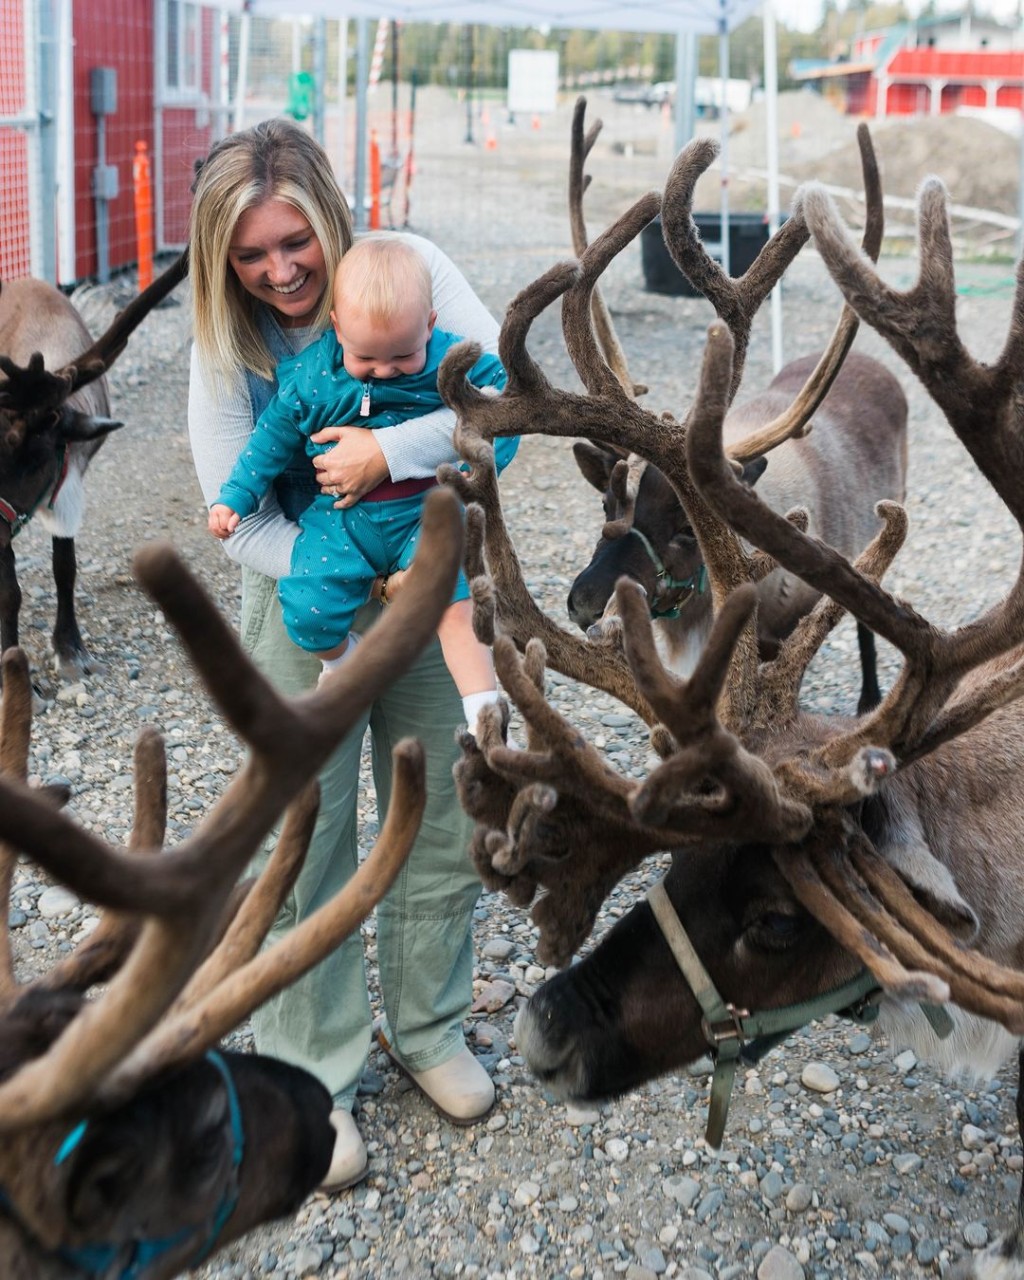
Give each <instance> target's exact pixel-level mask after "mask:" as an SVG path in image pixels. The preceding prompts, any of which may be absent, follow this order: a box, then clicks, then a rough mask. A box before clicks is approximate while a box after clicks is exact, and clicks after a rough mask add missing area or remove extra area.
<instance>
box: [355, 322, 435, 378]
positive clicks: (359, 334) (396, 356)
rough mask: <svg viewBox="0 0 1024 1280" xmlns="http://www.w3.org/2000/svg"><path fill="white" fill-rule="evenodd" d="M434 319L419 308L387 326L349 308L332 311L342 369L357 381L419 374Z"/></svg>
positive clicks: (424, 360)
mask: <svg viewBox="0 0 1024 1280" xmlns="http://www.w3.org/2000/svg"><path fill="white" fill-rule="evenodd" d="M436 318H437V312H435V311H424V310H422V308H420V307H413V308H410V310H409V311H407V312H405V313H403V314H402V315H400V316H396V317H395V318H394V319H392V320H389V321H388V322H387V324H381V323H380V322H378V321H375V320H371V319H370V317H369V316H367V315H366V314H365V313H364V312H361V311H359V310H358V309H357V308H355V307H353V306H351V305H348V306H346V307H345V308H344V311H332V312H331V319H332V320H333V321H334V332H335V334H336V335H337V338H338V341H339V342H340V343H341V347H342V351H343V352H344V364H345V369H346V371H347V372H348V373H350V374H351V375H352V377H353V378H359V379H360V381H365V380H366V379H367V378H397V377H398V376H399V374H403V373H419V372H420V371H421V369H422V368H423V366H424V365H425V364H426V361H427V343H428V342H429V341H430V335H431V333H433V331H434V321H435V319H436Z"/></svg>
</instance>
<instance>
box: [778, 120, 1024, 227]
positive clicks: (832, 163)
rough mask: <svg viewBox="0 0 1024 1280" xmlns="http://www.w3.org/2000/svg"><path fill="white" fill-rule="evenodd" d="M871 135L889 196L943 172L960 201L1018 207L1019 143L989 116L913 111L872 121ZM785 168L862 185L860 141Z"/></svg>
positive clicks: (999, 208) (909, 193) (1010, 211)
mask: <svg viewBox="0 0 1024 1280" xmlns="http://www.w3.org/2000/svg"><path fill="white" fill-rule="evenodd" d="M871 137H872V141H873V142H874V144H875V153H876V154H877V156H878V160H879V164H880V166H881V170H882V185H883V188H884V190H885V193H886V195H890V196H906V197H913V196H914V195H915V194H916V192H917V189H918V187H919V185H920V183H921V181H922V179H923V178H925V177H926V176H927V175H929V174H937V175H938V176H939V177H940V178H942V180H943V181H944V182H945V184H946V186H947V187H948V189H949V194H950V199H951V200H952V201H953V203H954V204H959V205H969V206H971V207H972V208H975V209H991V210H993V211H995V212H996V213H1003V214H1007V215H1009V216H1012V215H1014V214H1015V213H1016V212H1017V183H1018V170H1019V167H1020V161H1019V156H1018V152H1019V143H1018V142H1017V141H1016V140H1015V139H1014V138H1011V137H1010V136H1009V134H1006V133H1004V132H1003V131H1002V130H1001V129H997V128H995V127H993V126H992V125H989V124H986V123H985V122H984V121H983V120H976V119H972V118H971V117H968V116H953V115H948V116H939V117H932V116H912V117H905V118H902V119H898V120H891V121H888V122H886V123H881V124H872V126H871ZM784 151H785V148H783V157H782V161H781V163H782V169H783V172H785V173H787V174H789V175H790V176H792V177H794V178H797V179H799V180H800V181H804V180H809V179H816V180H817V181H818V182H824V183H830V184H832V183H834V184H835V185H837V186H853V187H856V186H859V180H856V179H854V180H851V175H855V174H859V172H860V161H859V158H858V156H859V152H858V150H857V144H856V141H850V142H848V143H844V144H843V145H841V146H839V147H838V148H836V149H834V150H832V151H830V152H829V153H827V154H825V155H821V156H818V157H817V158H816V159H815V160H813V161H811V162H803V163H797V164H792V165H788V164H787V163H786V160H785V155H784Z"/></svg>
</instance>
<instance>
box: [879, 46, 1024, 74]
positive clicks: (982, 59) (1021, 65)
mask: <svg viewBox="0 0 1024 1280" xmlns="http://www.w3.org/2000/svg"><path fill="white" fill-rule="evenodd" d="M888 72H889V74H890V75H901V76H910V75H916V76H939V77H942V78H946V77H949V76H954V77H957V78H958V79H960V78H964V79H973V80H981V79H983V78H984V77H986V76H987V77H989V78H991V77H993V76H994V77H996V78H997V79H1004V80H1005V79H1012V80H1022V79H1024V51H1022V52H1019V53H1014V52H1005V51H1004V52H999V51H994V50H992V51H990V50H981V49H975V50H972V51H970V52H966V53H955V52H953V51H952V50H939V49H900V50H898V51H897V53H896V54H895V56H894V57H893V59H892V61H891V62H890V63H889V66H888Z"/></svg>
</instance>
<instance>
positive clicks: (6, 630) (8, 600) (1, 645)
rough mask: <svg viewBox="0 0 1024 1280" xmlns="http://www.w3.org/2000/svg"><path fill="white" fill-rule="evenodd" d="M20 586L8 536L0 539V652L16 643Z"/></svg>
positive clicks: (12, 549)
mask: <svg viewBox="0 0 1024 1280" xmlns="http://www.w3.org/2000/svg"><path fill="white" fill-rule="evenodd" d="M20 610H21V588H20V587H19V586H18V577H17V574H16V572H15V569H14V548H13V547H12V546H11V542H10V538H3V539H0V653H3V652H4V650H5V649H12V648H13V647H14V646H15V645H16V644H17V643H18V613H19V612H20Z"/></svg>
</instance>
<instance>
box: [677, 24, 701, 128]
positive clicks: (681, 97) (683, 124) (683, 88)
mask: <svg viewBox="0 0 1024 1280" xmlns="http://www.w3.org/2000/svg"><path fill="white" fill-rule="evenodd" d="M696 98H697V36H696V34H695V33H694V32H693V31H687V30H685V29H684V30H682V31H680V32H679V33H678V34H677V36H676V153H677V154H678V153H679V152H680V151H682V149H683V147H685V146H686V144H687V143H688V142H689V141H690V139H691V138H692V137H693V136H694V134H695V133H696V132H697V130H696V111H695V109H694V104H695V102H696Z"/></svg>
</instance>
